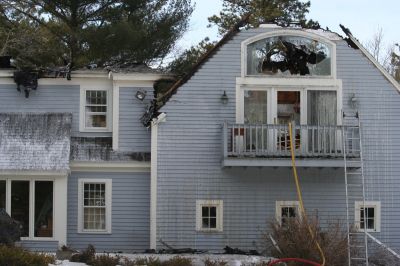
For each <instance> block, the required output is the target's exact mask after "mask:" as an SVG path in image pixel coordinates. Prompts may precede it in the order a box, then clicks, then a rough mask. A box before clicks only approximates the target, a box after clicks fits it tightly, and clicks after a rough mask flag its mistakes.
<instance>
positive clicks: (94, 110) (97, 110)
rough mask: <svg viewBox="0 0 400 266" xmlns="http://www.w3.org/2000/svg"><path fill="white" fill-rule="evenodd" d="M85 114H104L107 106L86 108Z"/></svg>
mask: <svg viewBox="0 0 400 266" xmlns="http://www.w3.org/2000/svg"><path fill="white" fill-rule="evenodd" d="M86 112H92V113H106V112H107V106H86Z"/></svg>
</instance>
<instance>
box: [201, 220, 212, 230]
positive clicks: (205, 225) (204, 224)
mask: <svg viewBox="0 0 400 266" xmlns="http://www.w3.org/2000/svg"><path fill="white" fill-rule="evenodd" d="M201 220H202V224H201V227H202V228H210V220H209V218H203V219H201Z"/></svg>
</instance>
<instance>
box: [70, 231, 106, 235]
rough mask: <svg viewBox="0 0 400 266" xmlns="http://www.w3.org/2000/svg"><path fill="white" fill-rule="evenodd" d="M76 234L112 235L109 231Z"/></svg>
mask: <svg viewBox="0 0 400 266" xmlns="http://www.w3.org/2000/svg"><path fill="white" fill-rule="evenodd" d="M78 234H85V235H111V234H112V233H111V232H109V231H79V232H78Z"/></svg>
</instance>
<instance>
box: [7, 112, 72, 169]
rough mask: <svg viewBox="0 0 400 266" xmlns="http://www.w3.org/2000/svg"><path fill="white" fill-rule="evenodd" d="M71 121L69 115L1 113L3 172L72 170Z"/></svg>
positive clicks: (70, 115)
mask: <svg viewBox="0 0 400 266" xmlns="http://www.w3.org/2000/svg"><path fill="white" fill-rule="evenodd" d="M71 121H72V114H67V113H1V114H0V171H24V170H25V171H57V172H66V171H68V170H69V154H70V138H71Z"/></svg>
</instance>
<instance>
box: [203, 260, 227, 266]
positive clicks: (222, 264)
mask: <svg viewBox="0 0 400 266" xmlns="http://www.w3.org/2000/svg"><path fill="white" fill-rule="evenodd" d="M227 265H228V262H226V261H223V260H211V259H210V258H207V259H205V260H204V266H227Z"/></svg>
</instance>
